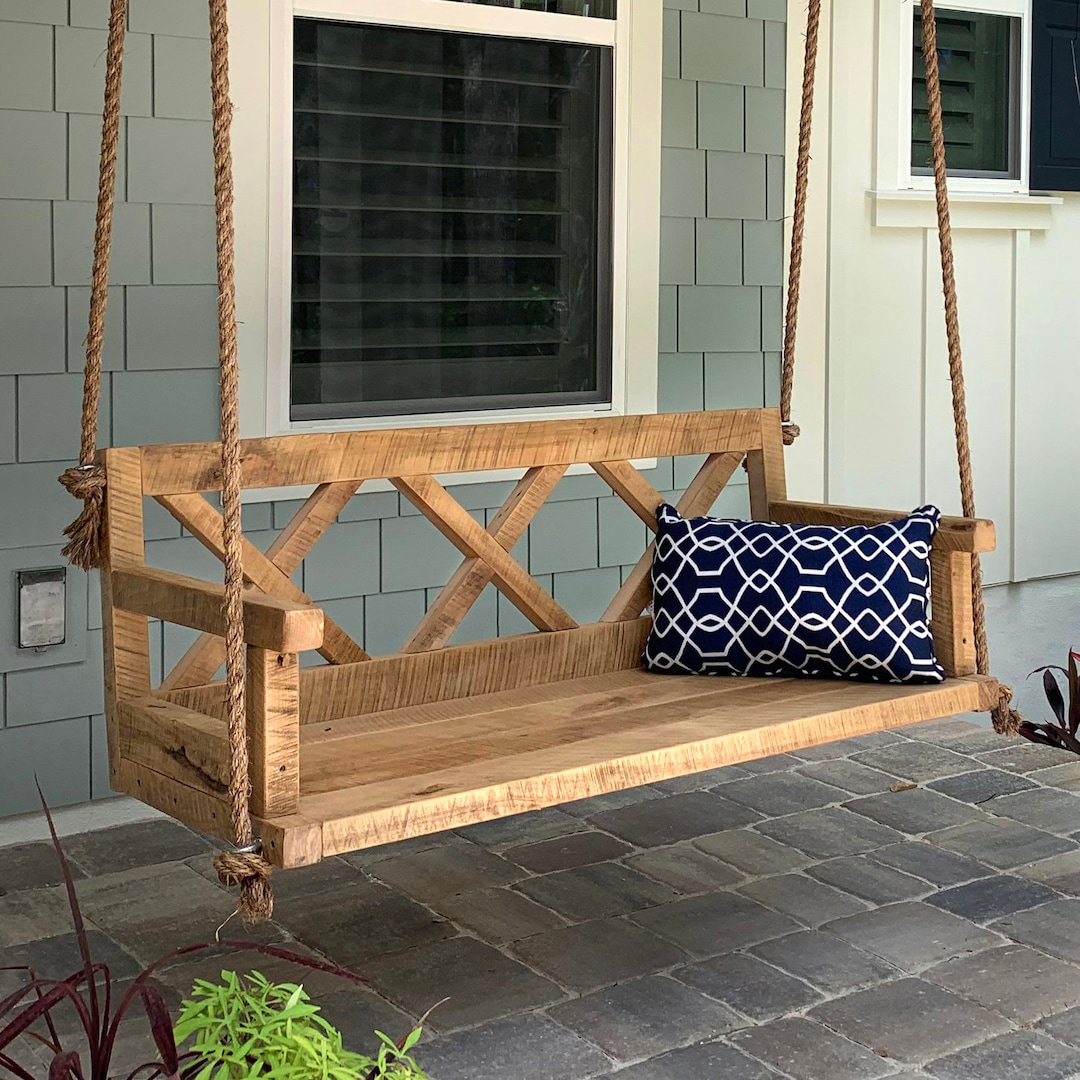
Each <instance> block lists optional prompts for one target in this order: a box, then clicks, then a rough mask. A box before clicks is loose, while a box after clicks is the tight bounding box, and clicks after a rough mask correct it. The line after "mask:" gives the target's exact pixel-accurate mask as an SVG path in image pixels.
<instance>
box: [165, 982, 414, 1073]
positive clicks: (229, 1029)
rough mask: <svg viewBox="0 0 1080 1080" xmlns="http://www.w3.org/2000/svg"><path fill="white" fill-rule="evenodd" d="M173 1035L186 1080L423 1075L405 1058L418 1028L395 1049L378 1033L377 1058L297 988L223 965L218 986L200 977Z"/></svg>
mask: <svg viewBox="0 0 1080 1080" xmlns="http://www.w3.org/2000/svg"><path fill="white" fill-rule="evenodd" d="M174 1034H175V1037H176V1041H177V1042H178V1043H189V1047H190V1051H191V1053H192V1054H193V1055H194V1058H195V1062H196V1065H195V1066H194V1067H192V1068H191V1069H186V1070H185V1075H186V1076H189V1077H191V1080H245V1078H247V1077H252V1078H254V1077H262V1078H264V1080H357V1078H359V1077H365V1076H366V1077H369V1078H370V1080H423V1074H422V1073H421V1072H420V1070H419V1069H418V1068H417V1066H416V1064H415V1062H413V1061H412V1059H411V1058H409V1056H408V1052H409V1051H410V1050H411V1049H412V1048H413V1046H414V1045H415V1044H416V1041H417V1039H419V1037H420V1029H419V1028H417V1029H415V1030H414V1031H413V1032H412V1033H411V1034H410V1035H409V1037H408V1038H407V1039H406V1040H405V1041H404V1043H403V1044H402V1045H401V1047H400V1048H399V1047H398V1046H397V1045H395V1043H394V1042H393V1041H392V1040H391V1039H390V1038H389V1037H388V1036H386V1035H383V1034H382V1033H381V1032H380V1033H379V1038H380V1039H381V1040H382V1045H381V1047H380V1049H379V1056H378V1058H375V1059H373V1058H369V1057H366V1056H364V1055H362V1054H355V1053H352V1052H351V1051H349V1050H346V1049H345V1048H344V1047H343V1046H342V1044H341V1033H340V1032H339V1031H338V1030H337V1029H336V1028H334V1027H333V1026H332V1025H331V1024H329V1023H327V1021H326V1020H325V1019H323V1017H322V1016H320V1015H319V1007H318V1006H317V1005H315V1004H313V1003H312V1002H311V1000H310V998H309V997H308V995H307V994H306V993H305V992H304V988H303V987H302V986H296V985H294V984H292V983H277V984H275V983H271V982H269V981H268V980H267V979H266V978H265V977H264V976H262V975H260V974H259V973H258V972H257V971H255V972H252V973H251V974H250V975H247V976H240V975H237V974H236V973H235V972H233V971H223V972H222V973H221V982H220V983H216V984H215V983H211V982H206V981H204V980H202V979H200V980H199V981H198V982H197V983H196V984H195V989H194V990H193V992H192V996H191V999H190V1000H189V1001H185V1002H184V1003H183V1006H182V1007H181V1012H180V1019H179V1021H178V1022H177V1024H176V1028H175V1032H174Z"/></svg>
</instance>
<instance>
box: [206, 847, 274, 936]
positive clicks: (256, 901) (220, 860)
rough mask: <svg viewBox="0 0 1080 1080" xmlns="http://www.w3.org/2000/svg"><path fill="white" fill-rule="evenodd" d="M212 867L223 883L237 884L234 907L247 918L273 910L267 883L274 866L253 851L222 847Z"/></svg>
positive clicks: (257, 917) (258, 918) (267, 914)
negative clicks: (227, 849) (231, 849)
mask: <svg viewBox="0 0 1080 1080" xmlns="http://www.w3.org/2000/svg"><path fill="white" fill-rule="evenodd" d="M214 869H215V870H216V871H217V872H218V879H219V880H220V881H221V883H222V885H225V886H226V887H228V888H230V889H232V888H235V887H236V886H237V885H239V886H240V900H239V903H238V904H237V910H238V911H239V912H240V914H241V915H242V916H243V917H244V919H246V920H248V921H249V922H259V921H261V920H263V919H269V918H270V916H271V915H273V913H274V891H273V889H272V888H271V887H270V875H271V874H272V873H273V872H274V868H273V866H271V865H270V863H269V862H267V860H266V859H264V858H263V857H262V855H260V854H258V853H257V852H254V851H222V852H220V853H219V854H218V855H217V856H216V857H215V859H214Z"/></svg>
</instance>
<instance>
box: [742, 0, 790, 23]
mask: <svg viewBox="0 0 1080 1080" xmlns="http://www.w3.org/2000/svg"><path fill="white" fill-rule="evenodd" d="M746 13H747V15H749V16H750V18H751V19H771V20H773V21H774V22H784V21H785V20H786V19H787V0H748V2H747V7H746Z"/></svg>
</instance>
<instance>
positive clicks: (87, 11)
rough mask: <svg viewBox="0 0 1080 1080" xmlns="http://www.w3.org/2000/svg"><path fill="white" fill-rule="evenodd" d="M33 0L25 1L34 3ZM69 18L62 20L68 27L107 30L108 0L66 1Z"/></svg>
mask: <svg viewBox="0 0 1080 1080" xmlns="http://www.w3.org/2000/svg"><path fill="white" fill-rule="evenodd" d="M34 2H35V0H27V3H34ZM68 2H69V4H70V5H71V14H70V17H69V18H67V19H65V20H63V21H64V22H66V23H68V25H69V26H93V27H96V28H97V29H98V30H107V29H108V28H109V0H68Z"/></svg>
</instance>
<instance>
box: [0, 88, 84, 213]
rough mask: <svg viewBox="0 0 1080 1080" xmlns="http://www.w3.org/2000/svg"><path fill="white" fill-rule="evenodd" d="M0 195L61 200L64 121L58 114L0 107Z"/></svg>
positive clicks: (65, 162) (64, 158)
mask: <svg viewBox="0 0 1080 1080" xmlns="http://www.w3.org/2000/svg"><path fill="white" fill-rule="evenodd" d="M0 145H2V146H5V147H8V148H9V150H8V151H7V152H5V153H4V154H0V198H2V199H62V198H64V197H65V195H66V193H67V191H66V187H67V185H66V182H65V176H64V172H65V169H66V167H67V122H66V120H65V118H64V116H63V114H62V113H47V112H37V111H31V110H26V111H20V110H16V109H3V110H0Z"/></svg>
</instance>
